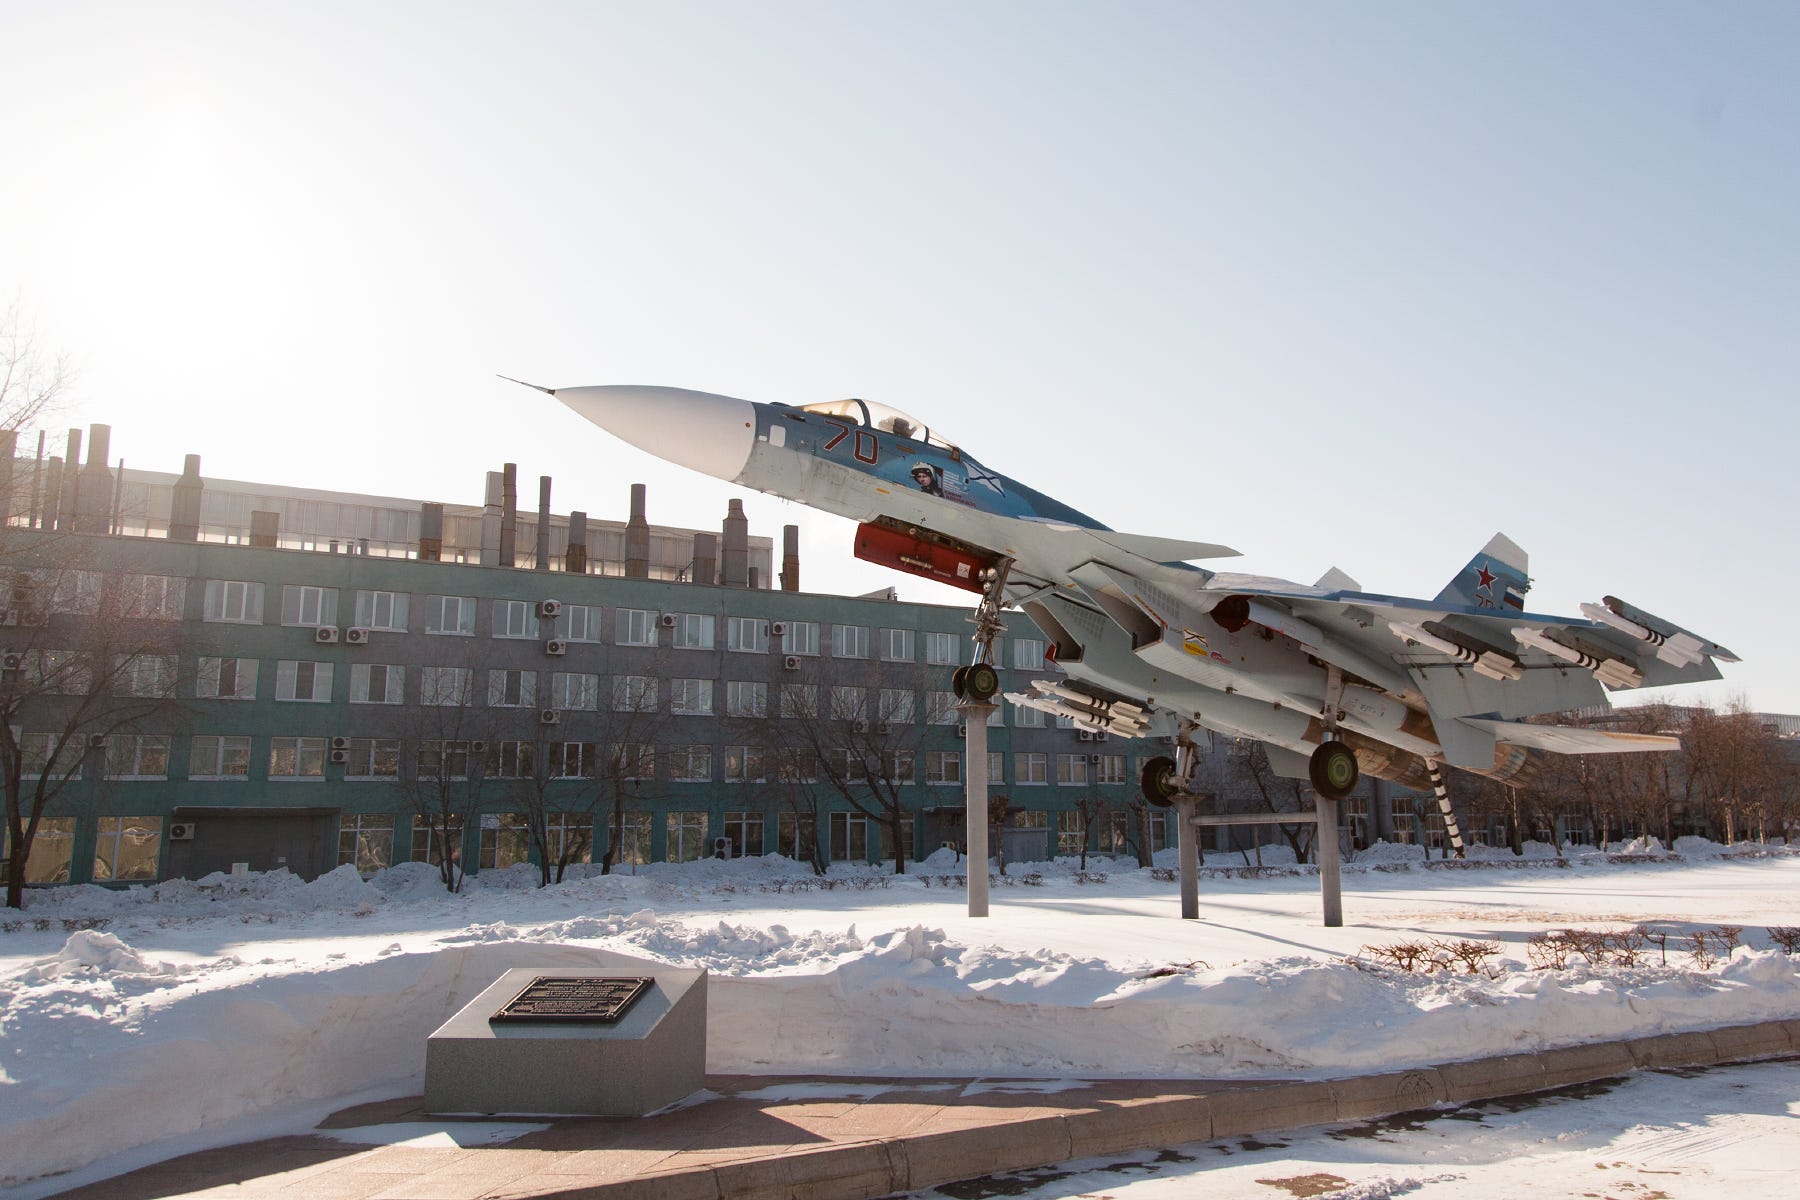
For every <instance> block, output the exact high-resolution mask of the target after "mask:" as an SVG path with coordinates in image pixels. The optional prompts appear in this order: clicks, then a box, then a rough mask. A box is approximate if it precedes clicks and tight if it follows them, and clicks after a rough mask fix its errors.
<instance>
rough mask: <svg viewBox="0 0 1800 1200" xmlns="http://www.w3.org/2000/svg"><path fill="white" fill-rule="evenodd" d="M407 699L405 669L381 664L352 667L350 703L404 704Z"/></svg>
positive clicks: (364, 664)
mask: <svg viewBox="0 0 1800 1200" xmlns="http://www.w3.org/2000/svg"><path fill="white" fill-rule="evenodd" d="M405 698H406V668H405V667H401V666H393V665H383V664H381V663H355V664H352V666H351V667H350V703H352V704H402V703H404V702H405Z"/></svg>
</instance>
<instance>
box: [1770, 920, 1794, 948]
mask: <svg viewBox="0 0 1800 1200" xmlns="http://www.w3.org/2000/svg"><path fill="white" fill-rule="evenodd" d="M1768 928H1769V940H1770V941H1771V942H1774V943H1775V944H1776V945H1777V946H1780V947H1781V948H1782V950H1784V951H1785V952H1787V953H1788V954H1800V925H1771V926H1769V927H1768Z"/></svg>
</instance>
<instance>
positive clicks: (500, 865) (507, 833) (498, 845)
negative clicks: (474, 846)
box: [479, 813, 531, 871]
mask: <svg viewBox="0 0 1800 1200" xmlns="http://www.w3.org/2000/svg"><path fill="white" fill-rule="evenodd" d="M479 861H480V863H481V866H482V869H483V870H487V871H496V870H504V869H505V868H507V867H513V866H517V865H518V864H520V863H524V862H530V861H531V830H530V828H529V827H528V826H527V825H526V824H525V814H524V813H488V814H486V815H485V816H483V817H482V818H481V857H480V859H479Z"/></svg>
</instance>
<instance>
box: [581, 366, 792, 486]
mask: <svg viewBox="0 0 1800 1200" xmlns="http://www.w3.org/2000/svg"><path fill="white" fill-rule="evenodd" d="M551 394H552V395H554V396H555V397H556V398H557V399H558V400H561V401H562V402H563V403H564V404H566V405H568V406H569V407H570V408H572V409H574V410H575V411H576V412H578V413H580V414H581V415H582V416H584V417H586V418H587V419H588V420H590V421H592V422H593V423H594V424H596V425H598V426H599V427H600V428H602V429H604V430H606V431H607V432H608V433H610V434H612V435H614V436H615V437H619V438H623V439H624V440H625V441H628V442H630V443H631V444H632V445H634V446H636V447H637V448H638V449H639V450H647V451H649V452H650V453H651V454H654V455H656V457H658V458H662V459H667V460H668V461H669V462H672V463H676V464H678V465H680V466H684V467H687V468H689V469H690V470H694V471H699V472H701V473H702V474H705V475H711V476H712V477H714V478H715V479H723V480H726V481H727V482H730V481H732V480H735V479H736V478H737V477H738V476H739V475H741V474H742V473H743V470H744V464H745V463H747V462H748V461H750V448H751V447H752V446H753V445H755V443H756V407H755V405H753V404H751V403H750V402H749V401H748V400H734V399H732V398H731V397H730V396H714V395H712V394H711V393H709V392H690V391H688V390H687V389H685V388H672V387H640V386H637V385H635V384H627V385H618V386H610V387H578V388H557V389H556V390H555V392H553V393H551Z"/></svg>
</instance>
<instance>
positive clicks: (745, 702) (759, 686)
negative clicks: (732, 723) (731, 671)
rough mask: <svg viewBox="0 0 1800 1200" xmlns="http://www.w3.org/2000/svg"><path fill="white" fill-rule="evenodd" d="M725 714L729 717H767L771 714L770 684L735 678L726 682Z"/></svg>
mask: <svg viewBox="0 0 1800 1200" xmlns="http://www.w3.org/2000/svg"><path fill="white" fill-rule="evenodd" d="M725 715H726V716H728V717H766V716H768V715H769V685H768V684H766V683H752V682H750V681H748V680H742V679H733V680H730V681H729V682H727V683H726V684H725Z"/></svg>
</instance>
